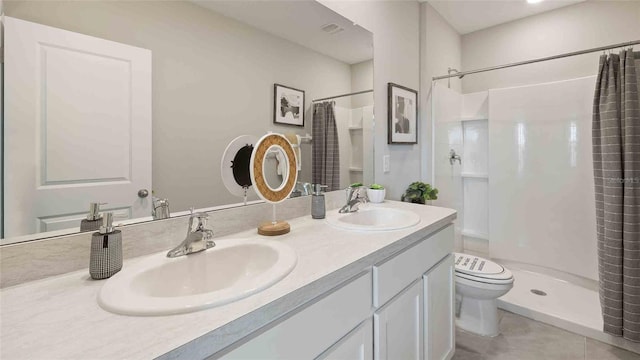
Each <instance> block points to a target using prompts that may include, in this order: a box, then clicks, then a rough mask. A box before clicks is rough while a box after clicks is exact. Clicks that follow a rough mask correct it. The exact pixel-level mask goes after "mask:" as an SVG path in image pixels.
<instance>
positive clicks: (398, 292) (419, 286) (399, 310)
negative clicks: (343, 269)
mask: <svg viewBox="0 0 640 360" xmlns="http://www.w3.org/2000/svg"><path fill="white" fill-rule="evenodd" d="M453 236H454V235H453V226H452V225H449V226H447V227H445V228H443V229H441V230H440V231H438V232H437V233H435V234H433V235H431V236H430V237H428V238H427V239H426V240H424V241H422V242H420V243H418V244H416V245H414V246H413V247H411V248H409V249H406V250H404V251H402V252H400V253H399V254H397V255H395V256H393V257H391V258H390V259H387V260H384V261H383V262H382V263H379V264H377V265H376V266H374V267H373V279H374V286H373V289H374V294H373V301H374V306H376V307H379V310H377V311H376V313H375V315H374V319H375V321H374V344H375V345H374V348H375V351H374V359H376V360H385V359H428V360H440V359H449V358H451V356H453V351H454V346H453V344H454V342H455V339H454V335H455V334H454V309H453V306H454V286H455V283H454V278H453V257H452V255H451V252H452V251H453Z"/></svg>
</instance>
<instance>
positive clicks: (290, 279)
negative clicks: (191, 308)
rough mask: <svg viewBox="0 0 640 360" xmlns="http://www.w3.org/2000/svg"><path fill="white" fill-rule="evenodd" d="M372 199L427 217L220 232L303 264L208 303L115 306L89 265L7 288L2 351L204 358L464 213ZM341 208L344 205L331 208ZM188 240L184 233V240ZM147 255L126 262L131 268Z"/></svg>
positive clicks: (6, 354)
mask: <svg viewBox="0 0 640 360" xmlns="http://www.w3.org/2000/svg"><path fill="white" fill-rule="evenodd" d="M366 206H368V207H388V208H394V209H403V210H409V211H412V212H414V213H416V214H418V215H419V216H420V222H419V223H418V224H417V225H415V226H412V227H410V228H406V229H401V230H395V231H377V232H368V231H367V232H365V231H348V230H340V229H337V228H334V227H332V226H330V225H328V224H327V222H326V221H325V220H314V219H312V218H311V216H304V217H299V218H296V219H293V220H291V221H289V224H290V225H291V232H290V233H288V234H286V235H282V236H276V237H263V236H261V235H257V234H256V230H250V231H244V232H241V233H237V234H234V235H232V236H225V237H223V238H217V239H215V241H216V242H217V243H222V242H226V241H234V239H259V238H265V239H269V240H275V241H279V242H282V243H284V244H287V245H289V246H290V247H292V248H293V249H294V250H295V252H296V254H297V256H298V261H297V265H296V267H295V268H294V269H293V271H292V272H291V273H290V274H289V275H287V276H286V277H285V278H284V279H282V280H281V281H279V282H277V283H276V284H274V285H272V286H271V287H269V288H267V289H265V290H263V291H261V292H259V293H256V294H253V295H251V296H249V297H246V298H243V299H240V300H237V301H235V302H232V303H229V304H226V305H222V306H217V307H213V308H209V309H206V310H201V311H196V312H192V313H187V314H179V315H167V316H125V315H117V314H113V313H110V312H108V311H105V310H103V309H102V308H101V307H100V306H99V305H98V302H97V296H98V292H99V290H100V288H101V287H102V285H103V284H104V282H105V281H106V280H101V281H95V280H91V278H90V277H89V273H88V269H85V270H82V271H76V272H72V273H68V274H64V275H60V276H55V277H50V278H46V279H42V280H37V281H33V282H29V283H24V284H20V285H16V286H13V287H8V288H5V289H2V290H1V291H0V358H2V359H88V358H91V359H114V358H136V359H138V358H140V359H148V358H163V359H173V358H189V359H195V358H204V357H207V356H209V355H211V354H213V353H215V352H217V351H220V350H222V349H224V348H226V347H227V346H229V345H231V344H233V343H235V342H236V341H238V340H240V339H242V338H244V337H246V336H247V335H249V334H251V333H252V332H254V331H256V330H258V329H260V328H261V327H263V326H266V325H268V324H270V323H272V322H273V321H275V320H278V319H280V318H282V317H283V316H286V315H287V314H289V313H290V312H292V311H295V310H296V309H298V308H300V307H303V306H304V305H305V304H307V303H308V302H309V301H312V300H313V299H315V298H317V297H318V296H320V295H322V294H324V293H326V292H328V291H330V290H332V289H333V288H335V287H336V286H338V285H340V284H341V283H343V282H344V281H347V280H349V279H350V278H352V277H354V276H356V275H358V274H360V273H361V272H362V271H363V270H365V269H367V268H368V267H370V266H372V265H374V264H376V263H378V262H380V261H381V260H384V259H386V258H388V257H390V256H392V255H393V254H395V253H397V252H399V251H402V250H404V249H406V248H407V247H410V246H411V245H413V244H415V243H417V242H419V241H420V240H422V239H424V238H425V237H426V236H428V235H429V234H432V233H434V232H435V231H437V230H439V229H440V228H442V227H444V226H446V225H447V224H449V223H450V222H452V221H453V220H454V219H455V218H456V212H455V210H451V209H446V208H440V207H434V206H422V205H416V204H408V203H401V202H396V201H385V202H384V203H383V204H379V205H378V204H376V205H373V204H370V205H366ZM333 212H337V210H331V211H328V212H327V215H329V213H333ZM213 230H214V231H215V225H214V226H213ZM124 231H126V229H124ZM180 241H182V239H176V244H178V243H179V242H180ZM87 246H89V244H87ZM213 249H215V248H213ZM213 249H211V250H208V251H212V250H213ZM143 258H145V257H140V258H135V259H131V260H128V261H125V263H124V267H123V271H126V267H127V265H129V264H131V263H133V262H136V261H139V260H140V259H143ZM220 275H221V276H224V274H220Z"/></svg>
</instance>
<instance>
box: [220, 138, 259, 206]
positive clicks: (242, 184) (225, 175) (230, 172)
mask: <svg viewBox="0 0 640 360" xmlns="http://www.w3.org/2000/svg"><path fill="white" fill-rule="evenodd" d="M256 140H257V138H256V137H255V136H251V135H242V136H238V137H237V138H235V139H233V140H232V141H231V142H230V143H229V145H227V148H226V149H225V150H224V154H223V155H222V161H221V162H220V174H221V175H222V183H223V184H224V186H225V187H226V188H227V190H229V192H230V193H231V194H233V195H236V196H244V198H245V202H246V198H247V192H248V191H249V189H251V185H252V182H251V170H250V168H249V167H250V164H251V154H252V153H253V148H254V144H255V143H256Z"/></svg>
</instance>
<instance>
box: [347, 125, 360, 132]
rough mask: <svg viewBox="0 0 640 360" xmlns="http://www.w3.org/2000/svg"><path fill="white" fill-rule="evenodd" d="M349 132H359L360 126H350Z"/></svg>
mask: <svg viewBox="0 0 640 360" xmlns="http://www.w3.org/2000/svg"><path fill="white" fill-rule="evenodd" d="M349 130H350V131H359V130H362V126H350V127H349Z"/></svg>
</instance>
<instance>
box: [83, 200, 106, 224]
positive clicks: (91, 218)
mask: <svg viewBox="0 0 640 360" xmlns="http://www.w3.org/2000/svg"><path fill="white" fill-rule="evenodd" d="M100 205H103V204H101V203H94V202H92V203H89V214H87V218H86V219H82V221H81V222H80V231H96V230H99V229H100V227H101V226H102V215H100Z"/></svg>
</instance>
